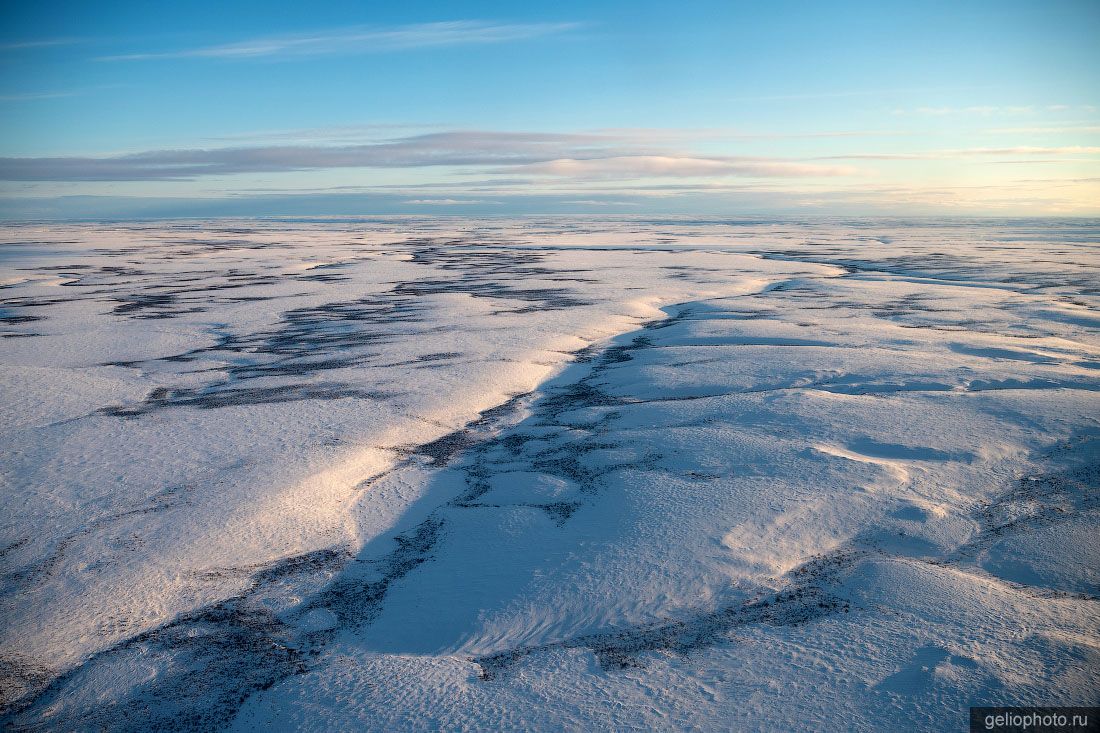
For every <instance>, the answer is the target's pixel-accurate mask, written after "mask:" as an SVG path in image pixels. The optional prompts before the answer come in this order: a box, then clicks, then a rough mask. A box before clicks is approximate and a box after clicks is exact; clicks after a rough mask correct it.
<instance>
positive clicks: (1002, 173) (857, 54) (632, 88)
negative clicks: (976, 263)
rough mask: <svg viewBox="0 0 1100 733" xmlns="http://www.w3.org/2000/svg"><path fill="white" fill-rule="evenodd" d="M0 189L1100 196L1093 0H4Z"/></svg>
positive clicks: (771, 197) (1084, 203)
mask: <svg viewBox="0 0 1100 733" xmlns="http://www.w3.org/2000/svg"><path fill="white" fill-rule="evenodd" d="M0 8H2V9H0V217H3V218H8V219H26V218H119V217H146V216H148V217H159V216H217V215H262V216H337V215H339V216H345V215H352V216H354V215H364V216H366V215H379V214H445V215H452V214H476V215H516V214H554V213H563V214H565V213H569V214H631V215H649V214H683V215H717V216H750V215H761V214H776V215H779V214H782V215H793V216H803V215H806V216H810V215H813V216H831V215H844V216H850V215H891V216H893V215H905V216H908V215H912V216H940V215H961V216H990V215H992V216H998V215H1001V216H1004V215H1007V216H1096V215H1100V42H1097V39H1100V0H1077V1H1067V0H1045V1H1043V2H1040V1H1038V0H1036V1H1034V2H1016V1H1014V0H998V1H996V2H984V1H978V0H974V1H971V2H967V1H965V0H954V2H938V1H937V0H926V1H924V2H912V1H910V2H891V1H889V0H879V1H878V2H861V1H846V0H835V1H834V2H781V1H779V2H768V3H762V2H754V3H748V2H737V1H735V0H725V1H724V2H706V1H699V2H669V1H667V0H666V1H665V2H648V0H630V1H629V2H619V1H617V0H610V1H607V2H591V0H589V1H588V2H573V1H572V0H561V1H559V2H554V3H541V2H529V3H520V2H514V0H513V1H512V2H463V3H445V2H412V1H410V2H404V3H397V2H387V3H382V2H364V1H363V0H360V1H359V2H312V3H302V2H279V1H278V0H267V1H265V2H236V3H230V2H212V1H211V2H203V1H195V2H185V1H181V0H177V1H176V2H159V1H157V0H144V1H142V2H129V1H125V2H112V1H111V0H101V2H94V3H93V2H49V1H48V0H47V1H44V2H41V3H26V2H12V1H10V0H0Z"/></svg>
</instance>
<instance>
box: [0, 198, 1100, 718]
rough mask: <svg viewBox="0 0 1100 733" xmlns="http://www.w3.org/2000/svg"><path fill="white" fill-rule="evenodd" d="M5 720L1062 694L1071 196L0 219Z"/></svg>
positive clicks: (1073, 394) (1095, 345)
mask: <svg viewBox="0 0 1100 733" xmlns="http://www.w3.org/2000/svg"><path fill="white" fill-rule="evenodd" d="M0 285H2V287H0V297H2V303H0V335H2V336H3V337H4V338H3V339H2V341H0V408H2V409H0V455H2V456H3V459H2V466H0V472H2V473H0V481H2V482H3V483H2V487H0V491H2V494H0V496H2V501H3V507H4V510H3V512H2V513H0V573H2V576H0V582H2V588H3V590H2V595H0V704H2V706H3V707H2V716H3V717H2V720H3V724H4V726H5V727H6V728H9V729H14V730H209V729H232V730H240V731H244V730H318V731H324V730H438V729H469V730H486V729H512V730H530V729H567V730H604V729H616V730H620V729H639V730H681V729H698V730H729V729H747V730H754V729H790V730H826V729H833V730H837V729H852V730H883V729H886V730H889V729H919V730H958V729H961V728H965V726H966V722H967V720H968V717H967V708H968V706H970V705H1009V704H1017V705H1025V704H1029V705H1056V704H1066V705H1069V704H1075V705H1098V704H1100V395H1098V390H1100V222H1097V221H1084V220H1069V221H1024V220H1011V221H1010V220H999V221H996V220H991V221H976V220H968V221H961V220H960V221H946V222H942V221H941V222H931V221H920V222H917V221H887V220H874V221H842V220H836V221H816V222H795V221H786V222H767V221H759V222H750V221H720V220H713V221H712V220H706V221H692V220H686V219H684V220H675V219H673V220H661V221H655V220H643V219H621V220H597V219H553V220H551V219H533V218H532V219H499V220H463V219H453V220H452V219H428V218H424V219H420V218H393V219H377V220H375V219H362V220H355V219H348V220H335V221H274V220H268V221H257V220H215V221H179V222H158V223H114V224H106V223H100V224H50V225H45V224H43V225H34V224H26V225H9V226H6V227H5V228H4V229H3V230H2V234H0Z"/></svg>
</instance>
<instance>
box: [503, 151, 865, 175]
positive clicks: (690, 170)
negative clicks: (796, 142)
mask: <svg viewBox="0 0 1100 733" xmlns="http://www.w3.org/2000/svg"><path fill="white" fill-rule="evenodd" d="M513 170H516V169H513ZM518 172H520V173H529V174H535V175H549V176H562V177H568V178H592V179H601V178H650V177H665V176H672V177H680V178H691V177H710V176H748V177H754V178H812V177H817V176H851V175H858V174H859V173H860V171H859V170H858V169H856V168H853V167H851V166H831V165H829V166H826V165H816V164H812V163H798V162H791V161H784V160H773V159H761V158H729V157H706V158H701V157H672V156H666V155H629V156H616V157H604V158H585V159H580V160H577V159H573V158H565V159H559V160H550V161H546V162H543V163H533V164H529V165H523V166H520V167H519V169H518Z"/></svg>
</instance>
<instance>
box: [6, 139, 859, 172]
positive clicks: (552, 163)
mask: <svg viewBox="0 0 1100 733" xmlns="http://www.w3.org/2000/svg"><path fill="white" fill-rule="evenodd" d="M431 166H450V167H454V168H459V169H461V168H471V167H473V168H475V169H477V170H479V171H481V172H483V173H485V172H488V173H491V174H495V175H500V174H502V173H503V174H510V175H517V174H518V175H524V176H540V177H547V176H549V177H557V178H569V179H576V180H596V179H620V180H621V179H630V178H650V177H727V176H742V177H755V178H759V177H763V178H808V177H821V176H847V175H854V174H857V173H859V171H858V170H857V169H855V168H853V167H851V166H847V165H823V164H820V163H812V162H803V161H794V160H788V159H782V158H759V157H753V158H748V157H731V156H699V155H691V154H685V153H681V152H675V151H672V150H668V149H664V150H662V149H657V148H653V147H652V146H645V145H641V144H638V143H637V142H635V141H634V140H633V139H630V138H616V137H614V136H611V135H607V134H601V133H572V134H570V133H559V134H553V133H537V132H484V131H458V132H439V133H428V134H422V135H414V136H410V137H404V138H397V139H393V140H389V141H385V142H379V143H371V144H358V145H269V146H257V147H229V148H213V149H180V150H150V151H146V152H141V153H130V154H126V155H113V156H102V157H75V156H74V157H48V158H0V180H7V181H155V180H187V179H194V178H199V177H206V176H225V175H233V174H241V173H280V172H290V171H308V170H322V169H333V168H419V167H431Z"/></svg>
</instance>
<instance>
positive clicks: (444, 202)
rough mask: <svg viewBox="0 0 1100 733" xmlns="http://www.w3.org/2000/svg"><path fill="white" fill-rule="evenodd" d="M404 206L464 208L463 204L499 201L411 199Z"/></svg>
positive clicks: (494, 202) (404, 202)
mask: <svg viewBox="0 0 1100 733" xmlns="http://www.w3.org/2000/svg"><path fill="white" fill-rule="evenodd" d="M401 203H403V204H416V205H418V206H462V205H463V204H496V203H500V202H499V201H482V200H479V199H409V200H408V201H402V202H401Z"/></svg>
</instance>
